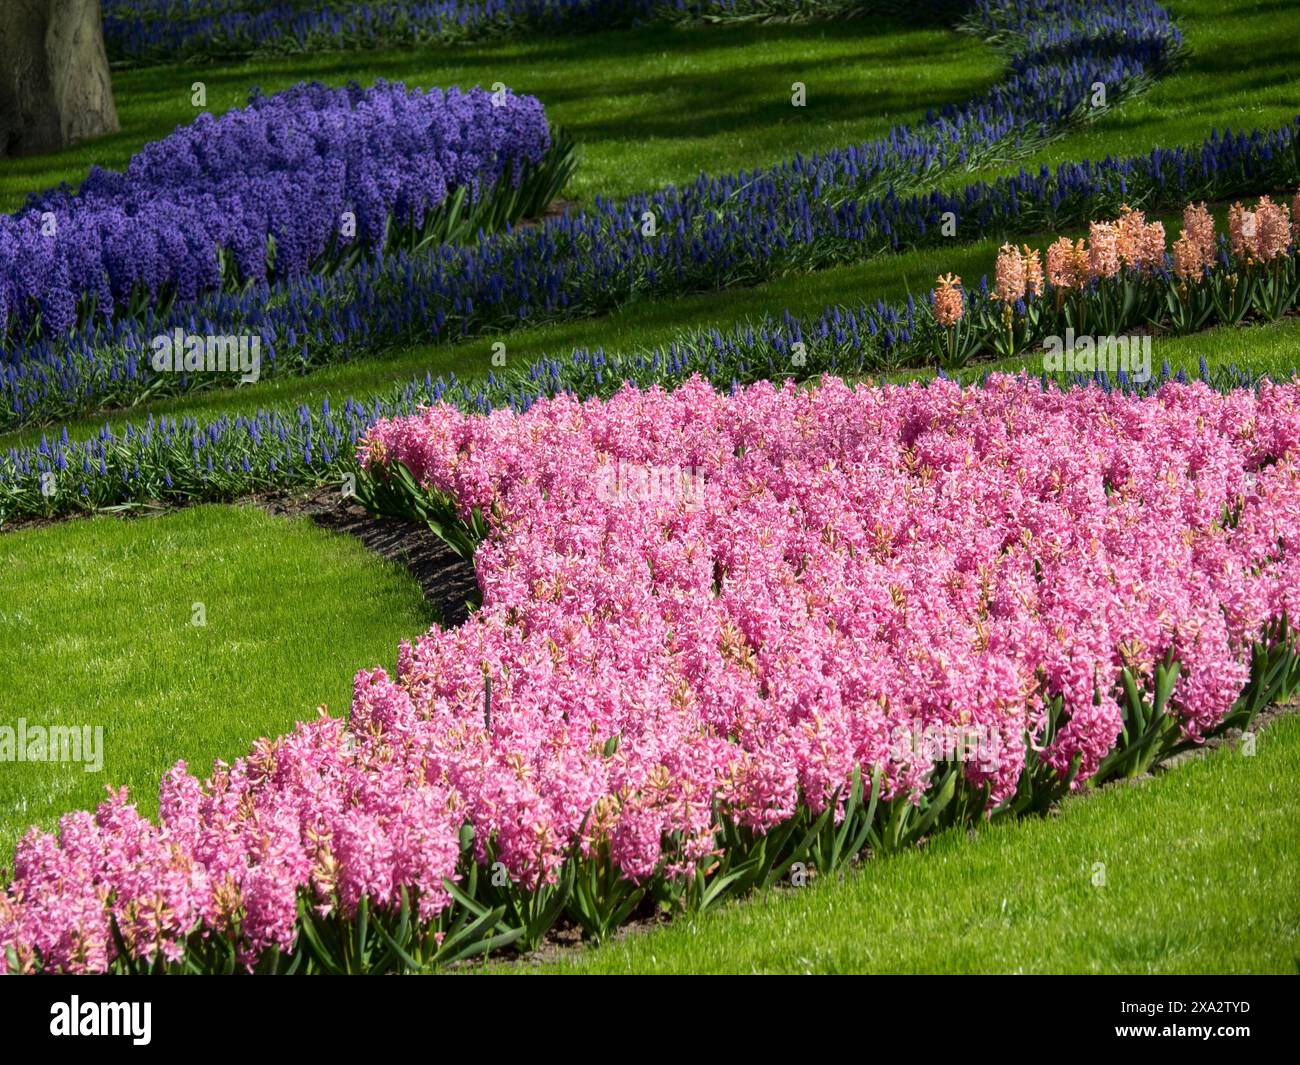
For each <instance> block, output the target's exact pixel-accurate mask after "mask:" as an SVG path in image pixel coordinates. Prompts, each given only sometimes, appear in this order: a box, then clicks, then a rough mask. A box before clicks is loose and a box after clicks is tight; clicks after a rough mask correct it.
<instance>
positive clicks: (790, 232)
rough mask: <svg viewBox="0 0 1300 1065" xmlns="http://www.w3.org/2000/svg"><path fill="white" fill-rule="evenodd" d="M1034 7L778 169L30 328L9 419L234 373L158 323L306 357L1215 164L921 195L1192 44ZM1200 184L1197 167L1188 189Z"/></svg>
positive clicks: (565, 311)
mask: <svg viewBox="0 0 1300 1065" xmlns="http://www.w3.org/2000/svg"><path fill="white" fill-rule="evenodd" d="M1032 7H1033V11H1032V12H1030V11H1029V5H1026V4H1025V3H1017V2H1016V0H981V3H980V4H979V5H977V15H978V18H979V19H980V20H981V21H980V25H981V26H982V27H983V31H984V32H987V33H989V34H991V35H999V36H1002V37H1005V36H1006V27H1007V26H1009V25H1032V27H1033V28H1032V30H1026V31H1025V33H1024V37H1025V40H1026V41H1032V45H1033V46H1032V47H1028V46H1026V47H1025V48H1022V49H1021V50H1019V51H1017V52H1016V54H1015V55H1014V56H1013V58H1012V60H1011V64H1010V71H1009V73H1008V76H1007V77H1006V78H1005V79H1004V80H1003V81H1002V82H1000V83H999V84H998V85H996V86H995V87H994V88H992V89H991V90H989V91H988V92H987V93H985V94H983V95H981V96H980V97H978V98H976V99H975V100H973V101H971V102H969V103H968V104H966V105H965V106H963V107H950V108H946V109H945V110H944V111H943V112H941V113H938V114H931V115H929V116H927V118H926V120H925V121H924V122H922V123H921V124H919V125H917V126H915V127H908V126H900V127H897V128H896V129H894V130H893V131H892V132H891V133H890V134H888V135H887V136H885V137H882V138H879V139H877V140H874V141H871V142H868V143H866V144H861V145H857V146H852V147H848V148H843V149H838V150H835V151H832V152H828V153H825V154H822V155H814V156H810V157H796V158H794V159H792V160H789V161H787V162H784V163H781V164H779V165H777V166H773V167H770V168H768V169H765V170H758V171H752V172H740V173H736V174H729V175H723V176H718V177H708V176H704V175H702V176H701V177H700V178H699V179H698V180H697V181H696V182H695V183H693V184H691V185H688V186H685V187H682V188H675V187H670V188H667V189H664V190H662V191H660V192H656V193H653V194H648V195H639V196H634V197H631V198H629V199H627V200H625V201H622V202H617V203H614V202H606V201H599V200H598V201H597V202H596V203H595V204H594V205H593V206H592V207H591V208H590V209H589V210H586V211H582V212H577V213H572V214H569V215H567V216H565V217H563V218H559V219H554V220H551V221H550V222H548V223H547V224H545V225H543V226H541V227H539V228H537V229H533V230H529V231H526V232H521V233H505V234H496V235H488V236H486V237H484V238H482V239H480V240H478V241H477V242H475V243H472V244H463V245H452V244H444V245H440V246H437V247H435V248H431V249H429V250H428V251H426V252H425V253H422V254H419V255H394V256H389V257H387V258H385V259H384V260H383V261H378V262H368V263H362V264H358V265H357V266H355V267H354V268H352V269H349V270H344V271H339V272H338V273H336V274H335V275H333V276H330V277H328V278H322V277H319V276H311V275H304V276H301V277H297V278H293V279H291V280H288V281H286V282H284V283H281V284H277V285H274V286H267V285H258V286H253V287H251V288H250V289H248V290H247V291H244V292H242V293H234V294H232V293H228V292H226V293H220V294H217V295H212V296H208V297H205V298H203V299H201V300H198V301H195V302H192V303H189V304H182V303H178V304H176V305H175V306H174V307H173V308H172V309H171V310H170V311H169V312H168V313H166V314H156V313H153V312H152V311H151V310H146V311H145V313H144V314H143V315H142V317H141V318H140V320H138V321H137V320H126V319H118V320H115V321H113V322H111V323H101V324H98V325H96V326H95V328H93V329H91V330H88V331H85V332H79V333H77V334H76V335H74V336H71V337H67V338H53V337H42V338H39V339H37V340H36V341H35V342H33V343H29V344H24V345H16V346H14V347H13V348H12V349H11V350H10V352H9V353H8V354H7V356H5V357H3V358H0V373H2V379H0V429H2V428H9V427H14V426H18V425H25V424H49V423H51V422H52V421H54V420H57V419H58V418H60V417H65V416H68V415H71V414H76V413H80V412H84V411H94V410H103V409H108V408H111V407H113V406H118V405H124V404H130V403H133V402H136V401H138V400H139V399H140V398H141V397H143V396H146V395H151V394H155V393H158V392H160V391H161V392H180V391H185V390H188V389H190V388H192V387H196V386H204V387H206V386H210V385H212V384H214V383H222V382H214V380H213V378H212V377H211V375H208V376H205V377H192V376H185V375H180V374H168V375H166V376H160V375H159V374H157V373H155V372H154V371H153V370H152V368H151V367H150V365H149V362H148V359H147V354H148V348H149V342H150V338H151V337H154V336H156V335H158V334H160V333H168V334H169V333H172V332H173V331H174V330H175V329H181V330H183V331H185V332H186V333H188V334H197V335H233V334H256V335H258V336H260V338H261V343H262V351H263V367H262V373H264V374H265V373H274V372H277V371H280V370H284V369H288V370H292V371H296V372H302V371H303V370H305V369H310V368H312V367H315V366H317V365H320V364H322V363H325V362H328V361H331V360H333V359H336V358H339V357H348V356H352V355H356V354H362V353H371V352H374V351H375V350H377V349H379V348H382V347H384V346H387V345H390V344H396V343H403V342H411V341H416V342H419V341H428V340H434V339H444V338H455V337H460V336H465V335H468V334H470V333H479V332H487V331H490V330H493V329H500V328H510V327H512V326H515V325H518V324H519V323H520V322H525V321H538V320H544V319H548V318H558V317H575V316H578V315H584V314H593V313H599V312H601V311H603V310H605V309H608V308H609V307H611V306H614V305H616V304H618V303H620V302H622V301H623V300H625V299H627V298H629V297H632V296H634V295H639V294H643V293H644V294H648V295H653V296H657V297H661V296H667V295H671V294H676V293H682V292H686V291H691V290H699V289H704V288H713V287H719V286H726V285H737V284H746V283H753V282H755V281H758V280H761V279H763V278H766V277H770V276H772V275H773V274H775V273H779V272H781V271H783V270H788V269H809V268H814V267H817V266H824V265H829V264H832V263H836V262H845V261H852V260H857V259H862V258H865V257H867V256H869V255H873V254H877V253H879V252H881V251H887V250H890V249H898V248H901V247H904V246H906V245H908V244H916V243H920V242H923V241H926V240H934V239H939V234H940V224H941V222H942V220H943V216H944V215H945V213H948V212H951V213H952V214H953V215H954V216H955V221H956V225H957V238H958V239H960V240H963V241H964V240H971V239H975V238H976V237H978V236H980V235H981V234H984V233H988V232H990V231H993V230H995V229H998V228H1003V227H1012V228H1023V227H1024V226H1025V225H1027V224H1036V223H1037V222H1039V221H1041V220H1044V219H1046V220H1051V221H1056V220H1058V212H1057V211H1056V209H1057V208H1063V207H1064V208H1068V206H1069V204H1070V203H1072V202H1075V201H1078V200H1081V199H1082V198H1084V197H1087V196H1091V195H1096V194H1097V193H1098V191H1099V189H1101V188H1109V189H1114V188H1115V187H1116V186H1120V187H1122V186H1123V185H1124V184H1125V183H1126V182H1127V181H1129V180H1137V181H1144V180H1145V181H1146V183H1147V184H1152V183H1155V184H1159V183H1161V182H1163V175H1164V172H1165V171H1166V170H1168V169H1169V168H1170V167H1186V168H1187V169H1189V170H1190V172H1191V176H1192V177H1193V178H1195V177H1197V176H1198V175H1199V174H1200V173H1201V172H1202V171H1204V169H1205V168H1204V166H1198V164H1197V161H1196V160H1195V159H1194V158H1190V160H1189V158H1188V157H1186V153H1184V155H1177V154H1176V155H1174V156H1173V157H1171V158H1170V159H1168V160H1166V159H1164V158H1162V157H1157V158H1156V159H1154V161H1150V162H1148V161H1144V160H1136V161H1128V162H1125V163H1122V164H1114V163H1106V164H1101V165H1100V167H1099V168H1098V169H1097V170H1096V171H1095V172H1094V171H1093V170H1092V169H1090V168H1088V167H1084V168H1062V170H1061V171H1060V172H1059V173H1058V174H1056V175H1052V174H1048V173H1046V172H1043V173H1039V174H1036V175H1031V174H1022V175H1020V176H1019V177H1018V178H1014V179H1011V180H1009V181H1002V182H996V183H993V184H991V185H987V184H981V185H973V186H970V187H968V188H966V189H965V190H963V191H961V192H958V193H956V194H947V193H940V192H933V193H931V194H929V195H927V196H920V195H915V196H910V197H908V196H906V195H904V190H906V189H907V188H909V187H911V188H915V187H917V186H919V185H922V184H933V183H934V182H935V181H937V180H938V178H939V177H940V176H942V175H944V174H951V173H953V172H954V171H960V170H964V169H967V168H973V167H975V166H978V165H981V164H984V163H987V162H988V161H989V160H990V158H999V157H1005V156H1007V155H1009V154H1014V153H1015V152H1017V151H1020V150H1024V149H1025V147H1026V146H1027V145H1029V144H1034V143H1041V141H1042V139H1044V138H1046V137H1048V136H1051V135H1054V134H1056V133H1059V132H1060V131H1061V130H1062V129H1063V128H1065V126H1066V125H1067V124H1068V123H1070V122H1071V121H1072V120H1074V119H1077V118H1078V117H1079V116H1080V115H1081V113H1083V112H1084V110H1085V107H1086V103H1087V101H1088V100H1089V99H1090V97H1091V93H1092V86H1093V84H1094V83H1095V82H1098V81H1101V82H1103V83H1104V84H1106V85H1107V86H1108V87H1109V90H1110V94H1111V99H1112V100H1113V99H1114V98H1116V97H1117V96H1119V95H1121V94H1122V93H1123V91H1124V90H1125V88H1126V87H1131V86H1133V85H1134V84H1139V83H1142V82H1143V81H1144V79H1146V78H1148V77H1150V76H1151V75H1152V73H1153V72H1155V71H1158V70H1161V69H1163V68H1164V67H1165V66H1166V65H1167V64H1168V63H1169V62H1171V61H1172V59H1173V57H1174V56H1175V55H1176V53H1177V50H1178V48H1179V47H1180V39H1179V37H1178V35H1177V33H1176V31H1175V30H1174V29H1173V28H1172V27H1171V26H1170V24H1169V22H1168V18H1167V16H1166V14H1165V12H1164V11H1163V9H1161V8H1159V7H1158V6H1156V5H1154V4H1152V3H1148V2H1145V0H1098V2H1096V3H1086V2H1084V0H1042V2H1041V3H1035V4H1033V5H1032ZM1016 12H1019V14H1015V13H1016ZM1031 14H1032V16H1033V17H1032V18H1030V15H1031ZM1013 15H1015V17H1013ZM1025 20H1028V22H1026V21H1025ZM1286 136H1287V137H1289V136H1290V133H1289V131H1288V133H1287V134H1286ZM1260 151H1261V150H1260V149H1257V148H1256V147H1252V146H1251V145H1241V144H1239V143H1238V142H1236V141H1231V142H1224V143H1223V144H1222V145H1219V146H1217V147H1215V148H1214V149H1212V150H1210V156H1211V158H1210V161H1209V163H1208V164H1207V165H1209V166H1221V167H1233V166H1236V165H1238V160H1237V157H1238V156H1239V155H1241V156H1244V157H1245V159H1244V161H1243V162H1242V163H1241V165H1242V166H1243V167H1244V169H1245V170H1246V171H1248V172H1250V173H1251V174H1252V175H1253V174H1258V172H1259V171H1260V170H1261V166H1260V164H1261V162H1262V158H1261V155H1260ZM1189 162H1190V165H1189ZM1201 183H1202V184H1203V182H1201ZM1184 191H1185V190H1184V188H1183V187H1182V186H1180V187H1179V188H1178V190H1177V193H1176V195H1181V194H1182V193H1183V192H1184ZM1172 195H1174V194H1171V196H1172ZM1026 208H1028V209H1026ZM1066 213H1068V210H1067V211H1066ZM233 380H234V378H233V377H232V378H227V379H226V380H225V381H224V383H233Z"/></svg>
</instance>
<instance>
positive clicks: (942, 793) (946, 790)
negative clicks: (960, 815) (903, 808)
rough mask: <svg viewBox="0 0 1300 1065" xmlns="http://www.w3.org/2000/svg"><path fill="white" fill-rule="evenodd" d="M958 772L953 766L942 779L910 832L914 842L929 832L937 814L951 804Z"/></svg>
mask: <svg viewBox="0 0 1300 1065" xmlns="http://www.w3.org/2000/svg"><path fill="white" fill-rule="evenodd" d="M958 772H959V771H958V768H957V767H956V766H953V767H952V768H951V769H949V770H948V773H947V775H946V776H945V777H944V779H943V783H942V784H941V785H940V786H939V790H938V792H937V794H936V795H935V797H934V798H933V799H931V800H930V802H929V808H928V809H927V810H926V811H925V814H924V815H923V816H922V817H921V820H920V821H919V822H917V825H916V827H915V828H914V829H913V830H912V832H911V834H910V837H911V839H913V840H916V839H920V838H921V837H922V836H924V835H925V834H926V832H928V831H929V830H930V826H931V825H933V824H934V823H935V821H936V820H937V819H938V817H939V814H941V813H942V812H943V810H944V808H945V807H946V806H947V805H948V804H949V803H950V802H952V798H953V796H954V795H955V794H956V793H957V776H958Z"/></svg>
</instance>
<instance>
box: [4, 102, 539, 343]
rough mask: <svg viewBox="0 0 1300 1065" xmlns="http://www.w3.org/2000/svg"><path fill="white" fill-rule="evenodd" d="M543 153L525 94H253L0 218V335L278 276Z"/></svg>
mask: <svg viewBox="0 0 1300 1065" xmlns="http://www.w3.org/2000/svg"><path fill="white" fill-rule="evenodd" d="M550 143H551V140H550V130H549V128H548V126H547V122H546V116H545V113H544V112H543V110H542V105H541V104H540V103H539V102H538V101H537V100H536V99H534V98H532V97H528V96H514V95H511V94H509V93H504V94H501V95H499V96H497V97H495V98H494V96H493V94H491V93H488V92H485V91H484V90H482V89H472V90H470V91H468V92H462V91H461V90H459V89H449V90H446V91H443V90H440V89H433V90H429V91H427V92H425V91H421V90H417V91H413V92H408V91H407V90H406V88H405V87H404V86H402V85H400V84H397V85H389V84H386V83H384V82H382V81H381V82H379V83H377V84H376V85H375V86H374V87H373V88H370V89H362V88H360V87H359V86H356V85H351V86H349V87H347V88H342V89H332V88H327V87H325V86H322V85H308V84H303V85H299V86H297V87H295V88H292V89H289V90H287V91H285V92H281V93H277V94H275V95H273V96H263V95H260V94H258V93H254V95H253V96H252V97H251V98H250V100H249V104H248V106H247V107H246V108H243V109H237V110H232V111H229V112H227V113H226V114H224V115H223V116H221V117H220V118H214V117H213V116H212V115H211V114H206V113H205V114H202V115H200V116H199V117H198V118H197V119H196V120H195V121H194V122H193V123H191V124H190V125H189V126H185V127H181V128H178V129H177V130H176V131H175V132H174V133H172V134H170V135H169V136H167V137H165V138H164V139H163V140H161V141H157V142H154V143H152V144H148V145H146V146H145V147H144V148H143V149H141V151H140V152H139V153H138V154H137V155H136V156H134V157H133V158H132V160H131V162H130V164H129V165H128V166H127V168H126V170H125V171H124V172H122V173H116V172H110V171H105V170H101V169H98V168H96V169H94V170H92V171H91V173H90V176H89V177H88V178H87V179H86V181H85V182H84V184H83V185H82V187H81V188H80V190H78V191H77V192H75V193H73V192H72V191H70V190H69V189H67V188H66V187H64V188H62V189H58V190H52V191H49V192H46V193H44V194H42V195H38V196H33V197H32V198H31V199H30V200H29V201H28V203H27V205H26V206H25V207H24V209H23V210H22V211H20V212H19V213H18V214H17V215H13V216H0V337H3V336H4V335H6V333H9V334H15V333H22V332H24V331H27V330H29V329H31V328H32V327H33V326H34V325H37V326H38V328H39V331H40V333H41V334H42V335H44V336H47V337H62V336H63V335H64V334H66V333H67V332H69V331H70V330H72V329H73V328H75V327H76V326H77V324H78V322H79V320H82V319H85V318H87V317H90V316H92V314H97V315H99V316H102V317H103V318H105V319H108V318H112V317H113V315H114V313H115V311H117V310H120V309H122V308H123V307H126V306H127V305H129V304H130V303H131V302H132V301H133V300H137V301H138V300H139V299H140V298H141V297H145V298H147V299H148V300H149V301H150V302H155V301H164V300H168V299H172V298H175V299H176V300H178V301H180V302H182V303H191V302H192V301H193V300H195V299H196V298H197V297H199V296H201V295H203V294H205V293H208V292H211V291H213V290H215V289H218V288H220V287H221V286H222V284H223V282H224V281H225V280H226V278H227V277H229V276H230V275H232V274H233V275H234V276H236V277H237V278H238V279H239V280H240V281H242V282H249V281H251V282H262V281H265V280H267V279H268V277H274V278H286V277H294V276H297V275H299V274H302V273H304V272H305V271H307V270H309V269H311V267H312V266H313V264H314V263H316V262H317V261H318V260H319V258H320V257H321V256H322V255H324V254H325V253H327V252H328V251H329V250H331V249H339V248H342V247H343V246H345V245H349V244H352V243H353V242H354V241H357V242H360V243H361V245H363V246H364V247H366V248H368V249H374V248H377V247H379V246H380V245H381V244H382V242H383V240H384V238H385V233H386V232H387V227H388V225H389V223H390V220H391V221H392V222H394V223H397V224H399V225H407V226H419V225H420V224H421V222H422V221H423V219H424V218H425V216H426V214H427V213H428V212H429V211H431V210H432V209H434V208H436V207H438V206H439V205H440V204H442V203H443V202H444V201H445V200H446V199H447V197H448V196H449V195H450V194H451V193H452V192H453V191H455V190H457V189H461V188H463V189H465V190H466V193H467V195H468V197H469V198H470V200H471V201H475V200H477V199H478V198H479V197H480V196H482V195H483V194H484V192H485V191H486V190H487V189H489V188H491V187H493V186H495V185H496V184H497V183H498V182H502V181H507V182H516V183H517V182H518V180H519V179H520V176H521V173H522V168H523V166H524V164H525V163H537V162H540V160H541V159H542V157H543V155H544V154H545V153H546V151H547V149H548V148H549V147H550ZM348 213H350V214H351V215H352V216H353V219H352V220H354V222H355V227H353V226H351V225H348V224H347V222H346V221H345V215H347V214H348Z"/></svg>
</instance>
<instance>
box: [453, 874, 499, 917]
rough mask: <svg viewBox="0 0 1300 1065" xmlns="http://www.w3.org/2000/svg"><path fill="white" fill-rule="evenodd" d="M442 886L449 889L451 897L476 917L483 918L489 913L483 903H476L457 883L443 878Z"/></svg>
mask: <svg viewBox="0 0 1300 1065" xmlns="http://www.w3.org/2000/svg"><path fill="white" fill-rule="evenodd" d="M442 886H443V887H445V888H446V889H447V892H448V893H449V894H450V895H451V897H452V898H453V899H455V900H456V901H457V902H459V903H460V904H461V905H462V906H464V907H465V909H467V910H469V911H470V912H471V913H473V914H475V915H476V916H478V917H482V916H483V915H484V914H486V913H488V912H489V911H488V908H487V907H486V906H484V905H483V904H482V903H481V902H477V901H475V900H474V898H473V897H472V896H470V895H466V894H465V893H464V892H463V891H461V889H460V888H459V887H458V886H457V885H456V883H455V881H453V880H451V879H449V878H448V877H443V878H442Z"/></svg>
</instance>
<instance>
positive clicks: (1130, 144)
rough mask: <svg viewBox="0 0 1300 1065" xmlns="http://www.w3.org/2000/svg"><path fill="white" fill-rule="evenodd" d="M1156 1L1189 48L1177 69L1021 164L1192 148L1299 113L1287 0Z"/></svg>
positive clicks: (1294, 12)
mask: <svg viewBox="0 0 1300 1065" xmlns="http://www.w3.org/2000/svg"><path fill="white" fill-rule="evenodd" d="M1160 2H1161V4H1162V6H1164V7H1165V8H1166V9H1167V10H1168V11H1169V12H1170V13H1171V14H1172V15H1173V16H1174V18H1175V20H1176V21H1177V23H1178V25H1179V27H1180V28H1181V29H1182V31H1183V37H1184V39H1185V40H1186V42H1187V44H1188V48H1189V52H1188V55H1187V57H1186V59H1185V61H1184V63H1183V64H1182V65H1181V66H1180V67H1179V68H1178V70H1176V71H1175V72H1173V73H1172V74H1170V75H1168V76H1167V77H1163V78H1161V79H1160V80H1159V81H1157V82H1155V84H1154V85H1153V86H1152V87H1151V88H1150V89H1149V90H1148V91H1147V92H1145V93H1143V94H1141V95H1140V96H1137V97H1134V98H1133V99H1131V100H1128V101H1126V102H1125V103H1124V104H1122V105H1121V106H1120V107H1118V108H1116V109H1115V110H1114V111H1113V112H1111V113H1110V114H1107V115H1106V116H1104V117H1103V118H1102V119H1100V120H1099V121H1098V122H1097V123H1096V124H1095V125H1093V126H1090V127H1084V128H1082V129H1079V130H1077V131H1076V132H1074V133H1072V134H1071V135H1070V136H1069V137H1067V138H1065V139H1064V140H1061V141H1057V142H1056V143H1054V144H1051V145H1049V146H1047V147H1046V148H1044V149H1043V150H1041V151H1040V152H1038V153H1036V154H1035V155H1034V156H1032V157H1031V158H1030V159H1029V161H1028V162H1027V163H1026V164H1024V165H1026V166H1030V167H1034V166H1037V165H1039V164H1040V163H1046V164H1047V165H1049V166H1056V165H1057V164H1059V163H1065V162H1078V161H1079V160H1082V159H1102V158H1104V157H1105V156H1107V155H1140V154H1145V153H1146V152H1149V151H1151V150H1152V149H1153V148H1174V147H1179V146H1186V145H1195V144H1199V143H1200V142H1201V141H1203V140H1204V139H1205V138H1206V137H1207V136H1209V133H1210V130H1211V129H1215V128H1217V129H1219V130H1223V129H1225V128H1229V127H1230V128H1231V129H1233V130H1234V131H1238V132H1240V131H1249V130H1252V129H1257V128H1259V129H1264V128H1271V127H1274V126H1281V125H1284V124H1286V123H1288V122H1291V121H1292V120H1293V119H1294V118H1295V117H1296V115H1297V114H1300V51H1298V50H1297V48H1296V41H1298V40H1300V5H1298V4H1294V3H1291V2H1290V0H1160ZM1002 169H1003V170H1006V169H1011V170H1015V169H1017V167H1012V168H1005V167H1004V168H1002Z"/></svg>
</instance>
